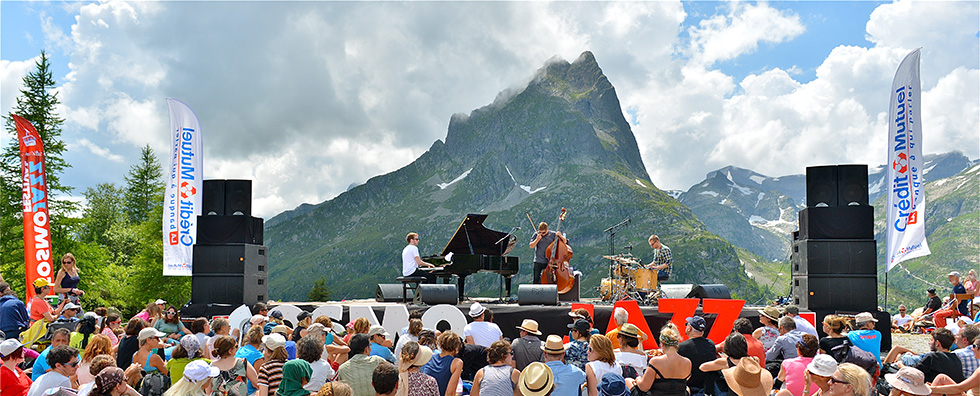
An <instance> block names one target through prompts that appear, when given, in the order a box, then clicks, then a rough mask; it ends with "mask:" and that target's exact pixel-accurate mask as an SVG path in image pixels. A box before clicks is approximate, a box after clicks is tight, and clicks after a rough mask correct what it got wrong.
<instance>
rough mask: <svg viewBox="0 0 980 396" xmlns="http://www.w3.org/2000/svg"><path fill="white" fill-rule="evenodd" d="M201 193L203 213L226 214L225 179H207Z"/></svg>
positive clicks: (209, 214) (206, 214)
mask: <svg viewBox="0 0 980 396" xmlns="http://www.w3.org/2000/svg"><path fill="white" fill-rule="evenodd" d="M202 188H203V190H204V192H203V194H202V195H201V213H203V214H204V215H205V216H221V215H224V214H225V180H224V179H214V180H205V181H204V182H203V183H202Z"/></svg>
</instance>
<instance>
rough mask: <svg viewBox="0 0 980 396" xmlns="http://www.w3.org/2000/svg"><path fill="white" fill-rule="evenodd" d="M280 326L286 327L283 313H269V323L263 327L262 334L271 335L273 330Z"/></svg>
mask: <svg viewBox="0 0 980 396" xmlns="http://www.w3.org/2000/svg"><path fill="white" fill-rule="evenodd" d="M279 325H282V326H285V325H286V323H285V322H284V321H283V319H282V311H272V312H269V322H268V323H266V324H265V326H262V332H263V333H265V335H269V334H271V333H272V329H273V328H275V327H276V326H279ZM287 328H288V327H287ZM291 332H292V331H290V333H291Z"/></svg>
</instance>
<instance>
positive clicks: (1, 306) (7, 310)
mask: <svg viewBox="0 0 980 396" xmlns="http://www.w3.org/2000/svg"><path fill="white" fill-rule="evenodd" d="M30 325H31V317H30V316H29V315H28V314H27V306H26V305H24V302H23V301H20V300H19V299H17V296H15V295H12V294H9V295H6V296H2V297H0V331H3V332H4V334H6V335H7V338H17V337H19V336H20V332H22V331H24V330H27V328H28V327H29V326H30Z"/></svg>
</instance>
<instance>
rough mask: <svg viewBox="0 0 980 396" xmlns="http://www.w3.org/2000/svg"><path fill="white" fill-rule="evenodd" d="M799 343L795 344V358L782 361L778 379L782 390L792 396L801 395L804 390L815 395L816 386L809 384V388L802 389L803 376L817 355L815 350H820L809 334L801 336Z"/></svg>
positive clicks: (815, 340)
mask: <svg viewBox="0 0 980 396" xmlns="http://www.w3.org/2000/svg"><path fill="white" fill-rule="evenodd" d="M800 338H801V341H800V342H798V343H797V344H796V354H797V356H796V357H795V358H792V359H786V360H783V364H782V367H781V368H780V369H779V376H778V379H779V380H780V381H782V382H783V389H786V390H788V391H790V393H792V394H794V395H799V394H802V393H803V390H804V389H808V390H809V393H810V394H811V395H812V394H815V393H817V390H818V389H819V387H818V386H816V384H811V385H810V387H809V388H804V382H805V380H804V378H803V377H804V375H805V373H806V368H807V367H808V366H809V365H810V362H812V361H813V357H814V356H816V355H817V350H818V349H820V345H819V342H818V341H817V337H814V336H812V335H810V334H803V335H802V336H801V337H800Z"/></svg>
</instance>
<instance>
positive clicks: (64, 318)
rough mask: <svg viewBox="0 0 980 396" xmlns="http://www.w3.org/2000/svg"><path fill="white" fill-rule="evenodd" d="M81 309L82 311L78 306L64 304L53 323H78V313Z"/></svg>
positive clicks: (70, 303)
mask: <svg viewBox="0 0 980 396" xmlns="http://www.w3.org/2000/svg"><path fill="white" fill-rule="evenodd" d="M81 309H82V307H80V306H79V305H78V304H75V303H72V302H69V303H67V304H65V306H64V308H62V310H61V315H60V316H58V319H55V321H56V322H77V321H78V311H79V310H81Z"/></svg>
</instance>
